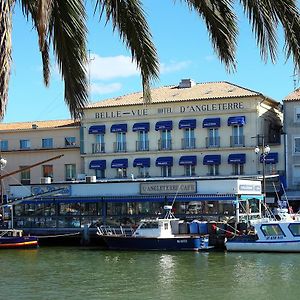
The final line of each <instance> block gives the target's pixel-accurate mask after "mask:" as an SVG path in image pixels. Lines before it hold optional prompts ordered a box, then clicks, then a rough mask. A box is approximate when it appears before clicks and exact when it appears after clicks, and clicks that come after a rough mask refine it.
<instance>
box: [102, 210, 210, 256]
mask: <svg viewBox="0 0 300 300" xmlns="http://www.w3.org/2000/svg"><path fill="white" fill-rule="evenodd" d="M164 209H165V210H166V214H165V216H164V217H162V218H156V219H145V220H142V221H141V222H140V224H139V225H138V227H137V228H136V229H130V228H127V230H126V228H125V229H124V228H122V227H120V228H119V229H118V230H117V229H116V228H111V227H107V226H100V227H98V235H99V236H100V237H101V238H103V239H104V241H105V243H106V245H107V247H108V248H109V249H114V250H179V251H181V250H194V251H198V250H209V249H211V248H212V247H211V246H209V236H208V235H207V234H206V235H205V234H199V233H196V234H194V233H192V234H191V233H187V231H186V232H183V230H181V231H182V233H181V232H180V227H181V228H182V226H181V224H184V223H183V221H182V220H180V219H179V218H176V217H175V216H174V215H173V213H172V211H171V210H172V206H165V207H164Z"/></svg>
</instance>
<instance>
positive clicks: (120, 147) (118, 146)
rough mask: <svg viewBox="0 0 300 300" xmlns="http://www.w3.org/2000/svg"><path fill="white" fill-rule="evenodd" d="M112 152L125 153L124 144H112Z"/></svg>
mask: <svg viewBox="0 0 300 300" xmlns="http://www.w3.org/2000/svg"><path fill="white" fill-rule="evenodd" d="M114 152H126V142H116V143H114Z"/></svg>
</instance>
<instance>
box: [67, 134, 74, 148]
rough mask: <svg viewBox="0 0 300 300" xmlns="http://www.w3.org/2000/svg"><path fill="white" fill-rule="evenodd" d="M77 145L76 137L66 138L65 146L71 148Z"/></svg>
mask: <svg viewBox="0 0 300 300" xmlns="http://www.w3.org/2000/svg"><path fill="white" fill-rule="evenodd" d="M75 145H76V138H75V137H74V136H67V137H65V146H66V147H71V146H75Z"/></svg>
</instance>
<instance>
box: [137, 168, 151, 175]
mask: <svg viewBox="0 0 300 300" xmlns="http://www.w3.org/2000/svg"><path fill="white" fill-rule="evenodd" d="M138 176H139V177H141V178H145V177H149V168H148V167H142V166H139V175H138Z"/></svg>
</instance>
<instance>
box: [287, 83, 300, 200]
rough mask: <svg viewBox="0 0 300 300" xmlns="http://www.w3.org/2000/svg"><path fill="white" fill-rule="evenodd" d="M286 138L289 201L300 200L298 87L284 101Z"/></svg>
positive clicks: (299, 99) (299, 112) (299, 94)
mask: <svg viewBox="0 0 300 300" xmlns="http://www.w3.org/2000/svg"><path fill="white" fill-rule="evenodd" d="M283 107H284V132H285V138H286V147H285V149H286V150H285V152H286V153H285V156H286V180H287V198H288V200H289V201H299V200H300V193H299V190H300V90H299V89H296V90H295V91H294V92H292V93H291V94H289V95H288V96H287V97H286V98H285V99H284V101H283Z"/></svg>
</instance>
